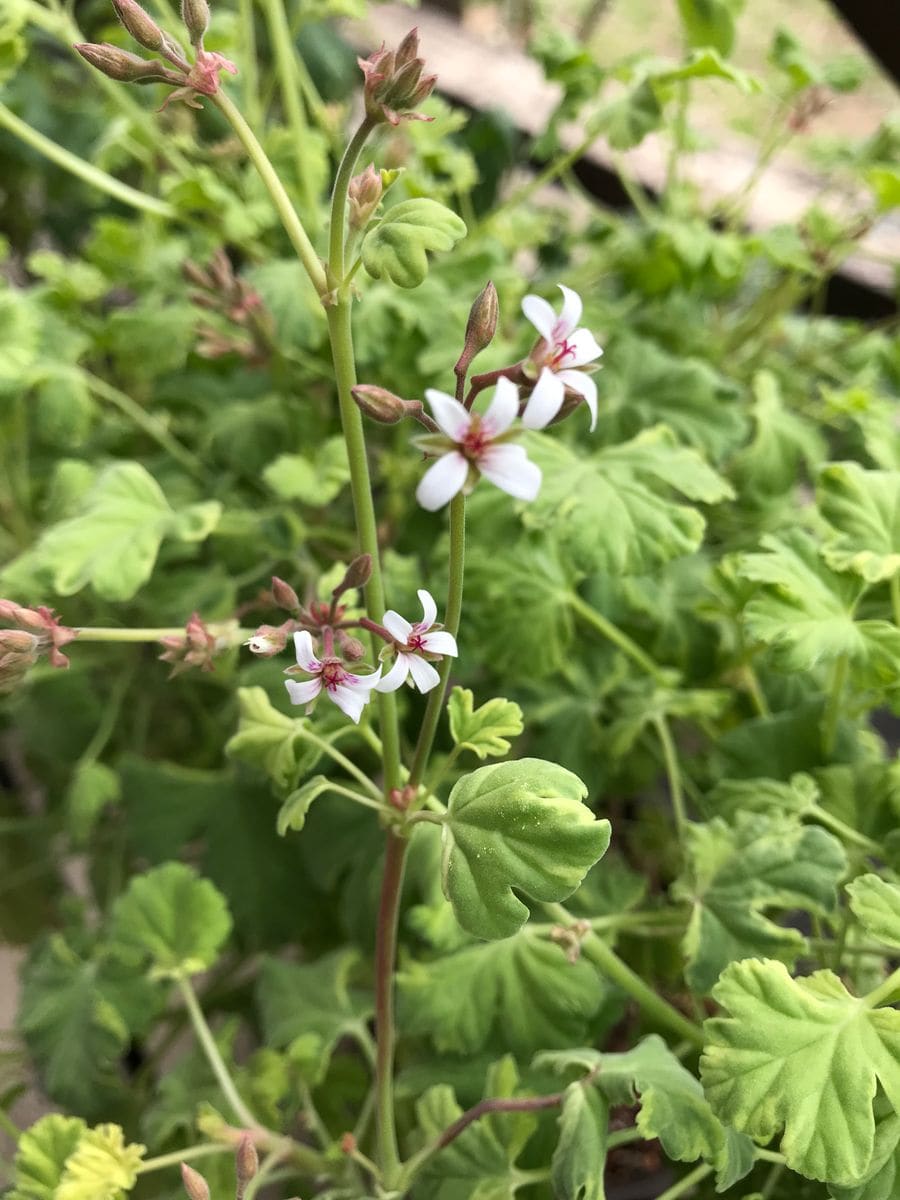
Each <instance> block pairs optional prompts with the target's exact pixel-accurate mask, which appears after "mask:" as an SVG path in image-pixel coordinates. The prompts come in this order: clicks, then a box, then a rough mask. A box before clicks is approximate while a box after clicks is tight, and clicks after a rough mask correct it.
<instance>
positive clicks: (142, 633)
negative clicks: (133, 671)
mask: <svg viewBox="0 0 900 1200" xmlns="http://www.w3.org/2000/svg"><path fill="white" fill-rule="evenodd" d="M207 628H208V630H209V632H210V633H211V634H212V635H213V636H214V637H225V636H227V637H229V638H230V639H231V643H232V645H235V646H236V645H238V643H239V642H243V641H246V640H247V638H250V637H252V636H253V634H254V630H252V629H236V628H235V627H234V626H233V625H231V623H230V622H225V623H224V624H222V625H217V624H215V623H213V624H211V625H208V626H207ZM75 632H76V633H77V634H78V640H79V642H159V641H161V640H162V639H163V638H166V637H183V636H184V626H183V625H163V626H161V627H160V628H158V629H112V628H105V627H103V626H100V625H92V626H85V627H84V628H81V629H76V630H75Z"/></svg>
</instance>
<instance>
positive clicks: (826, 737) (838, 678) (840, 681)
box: [822, 654, 850, 755]
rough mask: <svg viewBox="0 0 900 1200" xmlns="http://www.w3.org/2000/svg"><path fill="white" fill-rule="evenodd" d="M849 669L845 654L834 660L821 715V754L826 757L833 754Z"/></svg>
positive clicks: (848, 661)
mask: <svg viewBox="0 0 900 1200" xmlns="http://www.w3.org/2000/svg"><path fill="white" fill-rule="evenodd" d="M849 667H850V660H849V658H848V657H847V655H846V654H841V655H839V656H838V658H837V659H836V660H835V664H834V671H833V673H832V676H831V687H830V688H829V691H828V696H827V698H826V700H825V711H824V713H823V714H822V752H823V753H824V754H826V755H831V754H833V753H834V746H835V742H836V741H837V727H838V721H839V720H840V716H841V700H842V699H843V696H844V686H845V684H846V682H847V672H848V670H849Z"/></svg>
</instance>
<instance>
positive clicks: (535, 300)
mask: <svg viewBox="0 0 900 1200" xmlns="http://www.w3.org/2000/svg"><path fill="white" fill-rule="evenodd" d="M522 312H523V313H524V314H525V316H526V317H527V318H528V320H529V321H530V322H531V323H532V325H533V326H534V327H535V329H536V330H537V331H538V333H539V334H540V335H541V337H542V338H545V339H546V340H547V341H548V342H552V341H553V340H554V338H553V333H554V330H555V329H556V313H555V312H554V311H553V309H552V308H551V307H550V305H549V304H548V303H547V301H546V300H544V299H543V297H541V296H526V297H525V298H524V300H523V301H522Z"/></svg>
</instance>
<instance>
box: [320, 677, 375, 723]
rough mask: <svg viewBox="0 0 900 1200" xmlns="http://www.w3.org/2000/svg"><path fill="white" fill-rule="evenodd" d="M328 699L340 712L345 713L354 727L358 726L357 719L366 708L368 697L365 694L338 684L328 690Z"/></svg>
mask: <svg viewBox="0 0 900 1200" xmlns="http://www.w3.org/2000/svg"><path fill="white" fill-rule="evenodd" d="M328 696H329V699H331V700H333V701H334V703H335V704H336V705H337V706H338V708H339V709H340V710H341V712H343V713H346V714H347V716H348V717H349V718H350V720H351V721H352V722H353V724H354V725H358V724H359V718H360V717H361V716H362V710H363V709H364V708H365V707H366V704H367V703H368V701H369V697H368V696H367V695H366V693H365V692H360V691H357V690H356V689H355V688H349V687H345V686H344V684H342V683H339V684H338V685H337V687H333V688H329V689H328Z"/></svg>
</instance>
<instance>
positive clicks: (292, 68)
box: [263, 0, 315, 213]
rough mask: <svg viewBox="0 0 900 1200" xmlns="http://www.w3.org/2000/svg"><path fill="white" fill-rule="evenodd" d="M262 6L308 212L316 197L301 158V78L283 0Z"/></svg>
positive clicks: (268, 1)
mask: <svg viewBox="0 0 900 1200" xmlns="http://www.w3.org/2000/svg"><path fill="white" fill-rule="evenodd" d="M263 7H264V9H265V13H266V24H267V25H268V26H269V39H270V41H271V43H272V50H273V52H274V54H275V69H276V72H277V74H278V86H279V90H280V91H281V102H282V104H283V105H284V111H285V115H286V116H287V123H288V127H289V129H290V131H291V138H292V139H293V142H294V156H295V163H296V169H297V183H298V185H299V187H300V195H301V197H302V202H303V208H304V209H305V210H306V212H307V213H311V212H312V211H313V208H314V206H315V196H313V194H312V190H311V188H310V181H309V173H308V171H307V170H306V169H305V165H304V158H303V152H304V141H306V140H307V134H308V132H309V130H308V128H307V124H306V114H305V113H304V111H303V103H302V101H301V99H300V81H299V79H298V78H297V70H296V49H295V47H294V39H293V37H292V35H291V29H290V26H289V25H288V20H287V14H286V13H285V11H284V5H283V4H282V0H263Z"/></svg>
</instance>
